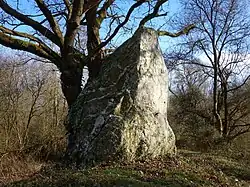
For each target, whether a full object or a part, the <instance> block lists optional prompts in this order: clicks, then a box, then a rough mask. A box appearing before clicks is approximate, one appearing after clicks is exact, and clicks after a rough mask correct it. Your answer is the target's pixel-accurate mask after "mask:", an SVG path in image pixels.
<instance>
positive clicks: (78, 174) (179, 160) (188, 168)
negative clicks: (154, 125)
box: [5, 150, 250, 187]
mask: <svg viewBox="0 0 250 187" xmlns="http://www.w3.org/2000/svg"><path fill="white" fill-rule="evenodd" d="M37 166H39V164H38V165H35V164H34V165H33V167H31V170H29V171H31V173H32V172H33V173H32V175H29V176H28V175H26V176H24V177H23V178H22V180H20V181H16V182H13V181H14V180H13V178H12V179H10V180H9V181H8V184H7V185H6V186H103V187H105V186H107V187H108V186H117V187H118V186H123V187H125V186H130V187H132V186H138V187H139V186H169V187H203V186H204V187H239V186H242V187H249V186H250V166H249V165H246V164H245V162H244V160H235V159H233V158H229V157H227V156H223V155H218V154H211V153H210V154H208V153H200V152H193V151H186V150H181V151H179V153H178V155H177V156H176V157H174V158H168V157H166V158H161V159H156V160H151V161H146V162H136V163H126V164H124V163H123V164H117V163H111V164H102V165H99V166H97V167H94V168H91V169H86V170H76V169H72V168H70V167H68V166H66V167H65V166H64V167H58V166H55V165H54V166H53V165H49V166H47V167H45V168H44V169H43V170H41V171H40V172H37V170H36V169H40V167H37ZM40 166H41V165H40ZM32 169H33V170H32ZM35 170H36V171H35ZM29 171H25V172H27V173H28V172H29ZM6 179H7V178H6ZM19 179H21V178H20V177H19V178H16V180H19ZM5 182H7V181H5ZM5 184H6V183H5Z"/></svg>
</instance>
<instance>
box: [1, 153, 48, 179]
mask: <svg viewBox="0 0 250 187" xmlns="http://www.w3.org/2000/svg"><path fill="white" fill-rule="evenodd" d="M42 165H43V163H42V162H38V161H35V160H34V159H32V158H31V157H27V156H25V155H23V154H21V153H17V152H11V153H5V154H3V155H1V157H0V184H7V183H10V182H14V181H18V180H23V179H28V178H30V177H31V176H33V175H35V174H36V173H38V172H39V171H40V169H41V167H42Z"/></svg>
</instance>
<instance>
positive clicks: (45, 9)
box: [35, 0, 64, 47]
mask: <svg viewBox="0 0 250 187" xmlns="http://www.w3.org/2000/svg"><path fill="white" fill-rule="evenodd" d="M35 1H36V4H37V6H38V7H39V8H40V10H41V11H42V12H43V14H44V16H45V17H46V18H47V20H48V22H49V24H50V27H51V29H52V30H53V32H54V33H55V35H56V37H57V39H58V40H59V41H60V46H61V47H62V45H63V42H64V41H63V40H64V39H63V35H62V32H61V30H60V27H59V25H58V23H57V21H56V20H55V18H54V17H53V15H52V14H51V12H50V10H49V9H48V7H47V6H46V5H45V4H44V1H43V0H35Z"/></svg>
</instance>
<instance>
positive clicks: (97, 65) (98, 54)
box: [86, 6, 104, 79]
mask: <svg viewBox="0 0 250 187" xmlns="http://www.w3.org/2000/svg"><path fill="white" fill-rule="evenodd" d="M96 12H97V6H96V7H93V8H92V9H90V10H89V11H88V12H87V13H86V20H87V35H88V41H87V49H88V54H89V56H90V58H89V59H88V63H87V65H88V70H89V78H90V79H92V78H95V77H97V76H98V74H99V72H100V70H101V66H102V60H103V57H104V55H103V51H102V49H100V50H99V51H96V49H97V47H98V46H99V45H100V43H101V40H100V34H99V29H100V25H99V23H98V22H97V17H96Z"/></svg>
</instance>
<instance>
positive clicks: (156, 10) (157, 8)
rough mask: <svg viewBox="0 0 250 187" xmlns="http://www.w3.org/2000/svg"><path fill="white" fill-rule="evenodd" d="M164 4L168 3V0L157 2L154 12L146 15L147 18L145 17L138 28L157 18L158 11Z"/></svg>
mask: <svg viewBox="0 0 250 187" xmlns="http://www.w3.org/2000/svg"><path fill="white" fill-rule="evenodd" d="M166 2H168V0H158V1H157V3H156V5H155V6H154V11H153V12H152V13H150V14H148V15H147V16H145V17H144V18H143V19H142V20H141V22H140V24H139V26H140V27H141V26H143V25H145V23H146V22H148V21H150V20H151V19H153V18H155V17H159V15H158V12H159V9H160V7H161V6H162V5H163V4H164V3H166ZM163 15H165V14H163Z"/></svg>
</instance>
